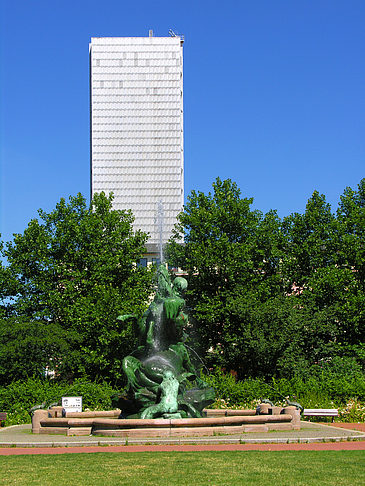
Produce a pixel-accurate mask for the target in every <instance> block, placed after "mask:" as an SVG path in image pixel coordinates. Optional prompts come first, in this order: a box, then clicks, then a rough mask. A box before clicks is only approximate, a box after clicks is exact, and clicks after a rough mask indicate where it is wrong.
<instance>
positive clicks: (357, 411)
mask: <svg viewBox="0 0 365 486" xmlns="http://www.w3.org/2000/svg"><path fill="white" fill-rule="evenodd" d="M338 414H339V417H340V420H342V421H343V422H365V402H359V401H358V400H356V398H351V399H350V400H349V401H348V402H347V403H346V405H345V406H344V407H340V408H339V410H338Z"/></svg>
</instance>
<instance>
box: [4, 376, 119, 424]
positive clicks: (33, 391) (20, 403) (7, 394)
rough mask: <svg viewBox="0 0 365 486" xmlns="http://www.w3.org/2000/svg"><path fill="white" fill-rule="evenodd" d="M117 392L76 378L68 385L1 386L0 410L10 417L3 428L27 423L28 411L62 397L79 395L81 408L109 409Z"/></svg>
mask: <svg viewBox="0 0 365 486" xmlns="http://www.w3.org/2000/svg"><path fill="white" fill-rule="evenodd" d="M116 393H118V391H117V390H115V389H113V387H112V386H111V385H110V384H108V383H106V382H101V383H93V382H90V381H87V380H83V379H77V380H75V381H74V382H73V383H72V384H68V383H60V382H57V381H54V380H48V379H39V378H31V379H29V380H26V381H15V382H13V383H11V384H10V385H8V386H6V387H5V386H4V387H0V410H1V411H2V412H8V414H9V415H8V418H7V420H6V425H14V424H18V423H29V422H30V415H29V413H28V411H29V409H30V408H32V407H34V406H35V405H40V404H41V403H43V402H45V403H46V404H47V405H49V404H50V403H52V402H57V401H59V400H61V398H62V396H82V403H83V408H89V409H91V410H108V409H111V408H112V402H111V397H112V396H113V395H114V394H116Z"/></svg>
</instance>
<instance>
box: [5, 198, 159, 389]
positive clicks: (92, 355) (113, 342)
mask: <svg viewBox="0 0 365 486" xmlns="http://www.w3.org/2000/svg"><path fill="white" fill-rule="evenodd" d="M112 199H113V197H112V195H110V196H109V197H106V196H105V195H104V193H101V194H95V196H94V198H93V199H92V201H91V204H90V206H87V204H86V201H85V199H84V197H83V196H82V195H81V194H78V195H77V196H76V197H70V199H69V201H68V202H66V201H65V200H64V199H61V200H60V202H59V203H58V204H57V205H56V208H55V209H54V210H53V211H51V212H50V213H46V212H45V211H42V210H40V211H39V220H38V219H34V220H32V221H31V222H30V223H29V225H28V227H27V228H26V229H25V231H24V233H23V234H17V235H14V240H13V241H12V242H10V243H8V244H7V246H6V248H3V250H2V253H3V255H4V256H5V257H6V259H7V265H6V266H5V267H4V266H3V267H2V268H1V273H0V274H1V276H2V278H1V285H2V289H1V292H2V295H1V297H2V298H3V303H2V313H3V319H5V321H6V322H4V320H3V323H2V326H1V327H0V329H2V331H1V332H3V333H6V335H7V336H8V337H7V340H8V344H5V349H6V348H7V350H6V352H8V353H11V352H12V351H11V350H10V347H12V346H13V344H12V343H13V341H14V339H13V338H15V337H16V339H17V340H18V341H19V340H20V341H22V342H23V349H26V348H27V349H28V348H29V349H30V348H32V349H33V350H34V349H36V348H37V349H38V350H40V347H39V346H38V347H37V346H36V343H37V342H38V343H39V342H43V345H42V346H41V348H42V350H43V351H42V352H41V353H40V354H38V357H39V359H38V363H39V364H40V365H41V366H45V365H46V364H47V363H46V361H47V359H46V356H48V357H52V360H53V366H54V365H55V363H56V365H57V369H58V372H59V373H63V376H72V377H74V376H78V375H86V376H89V377H90V378H93V379H97V378H108V379H110V380H113V381H115V380H119V379H120V378H121V361H122V359H123V357H124V356H125V354H126V353H128V352H129V351H130V350H131V349H132V348H133V345H134V337H133V333H132V330H131V328H130V326H129V325H128V324H126V323H121V322H120V321H117V320H116V317H117V316H118V314H120V313H123V312H125V313H127V312H135V313H139V312H141V311H142V310H143V309H144V307H145V306H146V304H147V301H148V298H149V296H150V293H151V290H152V273H151V271H149V270H148V269H145V268H141V267H139V266H138V265H137V262H138V260H139V259H140V257H141V256H142V254H143V251H144V248H145V243H146V241H147V238H148V235H147V234H145V233H143V232H141V231H134V230H133V226H132V223H133V215H132V214H131V212H130V211H117V210H113V209H112ZM4 326H7V328H8V329H7V330H5V327H4ZM22 328H24V329H28V333H27V335H25V334H24V332H23V331H22ZM51 330H52V334H53V336H54V338H55V341H57V340H58V345H57V346H56V347H54V348H53V350H52V348H50V349H51V351H46V350H48V348H49V346H48V344H49V343H50V342H51V341H52V337H51V333H50V331H51ZM12 336H13V338H12ZM42 336H43V337H42ZM42 339H43V341H42ZM44 340H47V343H48V344H47V345H46V344H45V341H44ZM26 341H27V343H26ZM30 341H32V342H33V343H32V344H31V343H30ZM19 346H20V347H21V345H20V344H19V342H18V348H19ZM12 350H14V347H13V348H12ZM2 352H3V354H4V348H2ZM42 353H43V354H42ZM32 356H33V355H32ZM40 356H41V357H40ZM33 359H34V360H36V358H35V357H33ZM0 362H1V359H0ZM4 364H5V363H3V365H4ZM0 366H1V364H0ZM38 367H39V366H38ZM28 368H29V367H28ZM36 368H37V366H36V365H35V367H34V369H36ZM24 369H25V368H24ZM5 371H6V367H5ZM9 372H10V368H9ZM24 372H25V371H24ZM0 373H1V371H0ZM11 373H14V370H12V371H11ZM3 376H4V373H3Z"/></svg>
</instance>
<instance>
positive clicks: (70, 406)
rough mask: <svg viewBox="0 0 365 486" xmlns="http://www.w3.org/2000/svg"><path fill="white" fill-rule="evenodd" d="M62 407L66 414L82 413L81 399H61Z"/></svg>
mask: <svg viewBox="0 0 365 486" xmlns="http://www.w3.org/2000/svg"><path fill="white" fill-rule="evenodd" d="M62 407H63V408H64V409H65V411H66V412H82V397H62Z"/></svg>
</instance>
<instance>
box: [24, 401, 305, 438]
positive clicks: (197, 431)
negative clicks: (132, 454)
mask: <svg viewBox="0 0 365 486" xmlns="http://www.w3.org/2000/svg"><path fill="white" fill-rule="evenodd" d="M261 410H262V412H265V413H262V414H260V415H256V414H255V413H256V411H255V410H205V412H206V413H207V416H206V417H204V418H186V419H160V418H158V419H119V418H117V417H119V415H120V410H111V411H103V412H98V411H96V412H72V413H67V414H66V417H62V407H53V408H51V409H50V410H36V411H35V412H34V415H33V419H32V431H33V433H34V434H64V435H103V436H113V437H126V438H127V437H131V438H133V437H136V438H137V437H165V438H166V437H201V436H212V435H230V434H241V433H244V432H268V431H269V430H299V429H300V413H299V411H298V410H296V408H295V407H285V408H282V407H269V406H268V405H267V404H262V405H261Z"/></svg>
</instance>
